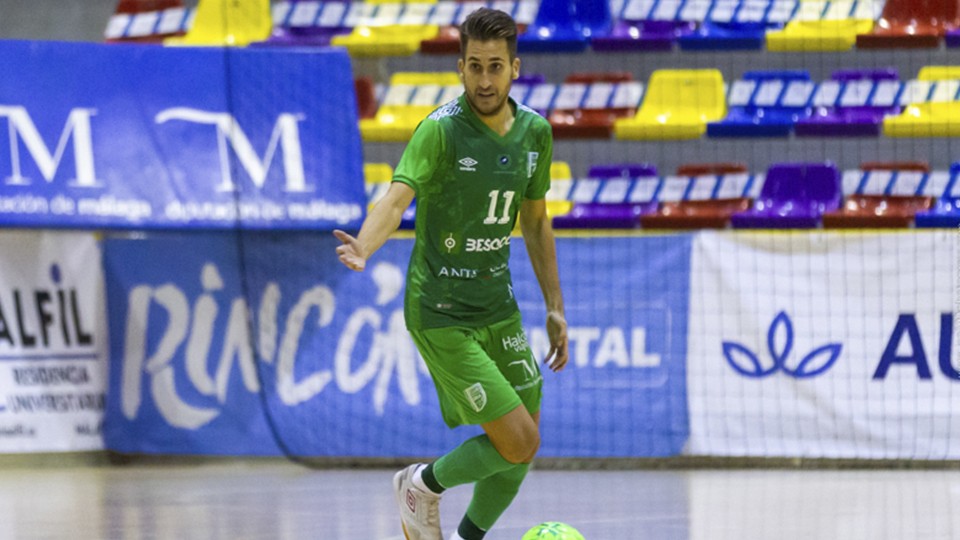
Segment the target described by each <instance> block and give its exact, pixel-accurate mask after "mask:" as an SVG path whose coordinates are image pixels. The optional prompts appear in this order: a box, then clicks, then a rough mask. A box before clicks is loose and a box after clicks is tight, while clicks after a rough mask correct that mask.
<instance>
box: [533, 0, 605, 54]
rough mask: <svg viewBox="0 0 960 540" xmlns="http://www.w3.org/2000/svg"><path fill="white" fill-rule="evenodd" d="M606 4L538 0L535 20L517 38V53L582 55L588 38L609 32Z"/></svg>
mask: <svg viewBox="0 0 960 540" xmlns="http://www.w3.org/2000/svg"><path fill="white" fill-rule="evenodd" d="M610 24H611V21H610V5H609V2H598V1H596V0H541V2H540V9H539V10H538V11H537V17H536V19H534V21H533V23H531V24H530V25H529V26H528V27H527V28H526V31H524V32H523V33H522V34H520V36H519V38H518V39H517V48H518V50H519V51H520V52H534V53H536V52H556V53H562V52H581V51H584V50H586V48H587V45H588V43H589V41H590V38H591V37H592V36H594V35H602V34H605V33H608V32H609V31H610Z"/></svg>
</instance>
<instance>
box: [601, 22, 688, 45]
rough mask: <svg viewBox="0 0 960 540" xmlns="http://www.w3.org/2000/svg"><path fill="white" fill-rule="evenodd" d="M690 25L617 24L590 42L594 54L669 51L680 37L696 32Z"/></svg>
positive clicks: (664, 23)
mask: <svg viewBox="0 0 960 540" xmlns="http://www.w3.org/2000/svg"><path fill="white" fill-rule="evenodd" d="M696 28H697V24H696V23H695V22H691V21H623V20H621V21H617V22H616V23H614V25H613V29H612V30H611V31H610V32H609V33H606V34H598V35H594V36H593V37H591V38H590V47H591V48H592V49H593V50H595V51H603V52H620V51H669V50H671V49H673V44H674V43H675V42H676V41H677V39H679V38H680V37H681V36H684V35H687V34H690V33H692V32H693V31H694V30H696Z"/></svg>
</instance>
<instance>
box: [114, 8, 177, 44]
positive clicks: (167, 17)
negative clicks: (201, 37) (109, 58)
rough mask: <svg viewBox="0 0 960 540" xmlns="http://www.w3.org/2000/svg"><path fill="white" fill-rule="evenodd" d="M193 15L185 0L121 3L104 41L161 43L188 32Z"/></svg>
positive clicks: (115, 11)
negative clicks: (191, 15) (185, 4)
mask: <svg viewBox="0 0 960 540" xmlns="http://www.w3.org/2000/svg"><path fill="white" fill-rule="evenodd" d="M190 14H191V10H188V9H186V8H185V7H184V5H183V0H120V3H119V4H117V8H116V10H114V14H113V15H112V16H111V17H110V20H109V22H108V23H107V29H106V31H105V32H104V38H105V39H106V41H107V42H108V43H118V42H137V43H162V42H163V40H164V39H166V38H169V37H174V36H182V35H183V34H185V33H186V31H187V25H188V22H189V19H190Z"/></svg>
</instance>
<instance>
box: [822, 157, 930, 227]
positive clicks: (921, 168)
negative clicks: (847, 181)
mask: <svg viewBox="0 0 960 540" xmlns="http://www.w3.org/2000/svg"><path fill="white" fill-rule="evenodd" d="M860 171H861V175H860V179H859V181H858V182H857V186H856V188H855V189H854V190H853V192H852V193H848V192H847V190H846V189H845V190H844V191H845V193H847V195H846V197H845V198H844V203H843V205H842V206H841V207H840V208H839V209H838V210H835V211H833V212H827V213H825V214H824V215H823V226H824V228H858V227H859V228H904V227H909V226H910V225H912V223H913V218H914V214H916V213H917V212H921V211H926V210H928V209H929V208H930V207H931V206H932V205H933V201H934V198H935V197H934V196H933V195H931V194H929V193H930V191H929V188H928V185H929V184H932V183H931V182H929V180H930V177H929V175H930V165H929V164H928V163H926V162H922V161H889V162H865V163H862V164H861V165H860ZM944 187H945V185H941V186H940V187H939V188H937V189H935V191H936V192H938V193H937V195H939V194H940V193H942V192H943V189H944Z"/></svg>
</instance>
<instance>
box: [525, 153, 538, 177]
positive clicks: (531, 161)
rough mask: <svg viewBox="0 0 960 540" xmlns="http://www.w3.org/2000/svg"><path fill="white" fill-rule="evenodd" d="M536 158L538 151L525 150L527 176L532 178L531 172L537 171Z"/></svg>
mask: <svg viewBox="0 0 960 540" xmlns="http://www.w3.org/2000/svg"><path fill="white" fill-rule="evenodd" d="M538 159H540V152H527V178H533V173H535V172H537V160H538Z"/></svg>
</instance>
